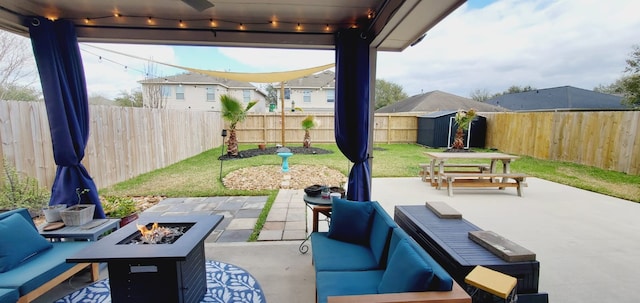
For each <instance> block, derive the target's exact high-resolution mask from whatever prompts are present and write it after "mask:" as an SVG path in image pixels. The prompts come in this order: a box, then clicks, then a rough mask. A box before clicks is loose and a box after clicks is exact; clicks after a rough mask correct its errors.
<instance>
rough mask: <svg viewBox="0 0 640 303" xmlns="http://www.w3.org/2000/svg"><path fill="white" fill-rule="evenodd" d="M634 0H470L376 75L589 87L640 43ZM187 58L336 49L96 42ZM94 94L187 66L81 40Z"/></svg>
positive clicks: (456, 88)
mask: <svg viewBox="0 0 640 303" xmlns="http://www.w3.org/2000/svg"><path fill="white" fill-rule="evenodd" d="M637 12H638V9H637V4H635V1H632V0H608V1H601V0H521V1H515V0H504V1H501V0H498V1H490V0H469V1H468V2H467V3H466V4H464V5H463V6H461V7H459V8H458V9H457V10H456V11H454V12H453V13H452V14H451V15H449V16H448V17H447V18H445V19H444V20H443V21H442V22H440V23H439V24H437V25H436V26H435V27H434V28H432V29H431V30H430V31H429V32H428V33H427V36H426V37H425V39H423V40H422V42H420V43H419V44H417V45H416V46H413V47H409V48H407V49H405V50H404V51H403V52H379V53H378V58H377V78H378V79H384V80H387V81H391V82H394V83H396V84H399V85H401V86H402V87H403V89H404V91H405V92H406V93H407V94H408V95H409V96H412V95H416V94H420V93H426V92H430V91H434V90H440V91H444V92H448V93H452V94H456V95H459V96H463V97H469V96H470V95H471V93H472V92H474V91H476V90H484V91H486V92H488V93H490V94H493V93H498V92H503V91H505V90H507V89H508V88H509V87H510V86H513V85H516V86H521V87H524V86H531V87H534V88H539V89H542V88H550V87H558V86H567V85H569V86H575V87H579V88H584V89H593V88H594V87H596V86H598V85H600V84H605V85H607V84H610V83H613V82H614V81H615V80H617V79H618V78H620V77H621V76H622V75H623V71H624V68H625V66H626V63H625V59H628V58H630V54H631V52H632V46H633V45H640V18H638V16H637ZM94 45H97V46H99V47H103V48H109V49H114V50H117V51H119V52H123V53H127V54H131V55H134V56H139V57H143V58H151V59H153V60H156V61H160V62H166V63H170V64H176V65H181V66H187V67H193V68H201V69H210V70H222V71H233V72H272V71H285V70H293V69H301V68H308V67H314V66H318V65H323V64H328V63H333V62H334V52H333V51H309V50H281V49H257V48H253V49H251V48H229V47H192V46H191V47H190V46H163V45H123V44H94ZM80 48H81V50H82V56H83V61H84V67H85V71H86V72H85V73H86V78H87V87H88V91H89V95H90V96H95V95H101V96H104V97H108V98H114V97H115V96H117V95H118V94H119V93H120V92H121V91H123V90H124V91H131V90H132V89H135V88H136V87H139V84H138V83H137V81H139V80H142V79H143V78H144V77H145V75H146V74H149V75H150V76H158V77H164V76H169V75H174V74H177V73H181V72H183V71H182V70H180V69H174V68H165V67H164V66H160V65H154V66H155V70H153V71H151V72H149V71H148V68H147V66H148V62H146V61H143V60H138V59H133V58H129V57H125V56H120V55H117V54H113V53H110V52H106V51H103V50H99V49H95V48H92V47H91V46H89V45H87V44H81V45H80Z"/></svg>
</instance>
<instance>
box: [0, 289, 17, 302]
mask: <svg viewBox="0 0 640 303" xmlns="http://www.w3.org/2000/svg"><path fill="white" fill-rule="evenodd" d="M19 297H20V296H19V295H18V291H17V290H16V289H13V288H0V303H16V302H17V301H18V298H19Z"/></svg>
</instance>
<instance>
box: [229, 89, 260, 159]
mask: <svg viewBox="0 0 640 303" xmlns="http://www.w3.org/2000/svg"><path fill="white" fill-rule="evenodd" d="M256 103H258V101H255V100H254V101H251V102H249V103H247V106H246V107H245V108H243V107H242V106H243V105H242V102H240V101H238V99H236V98H234V97H231V96H229V95H222V96H220V104H222V118H224V119H225V120H227V121H229V140H227V155H231V156H234V157H235V156H238V138H237V136H236V126H237V124H238V123H239V122H242V121H244V119H245V118H246V117H247V112H248V111H249V110H250V109H251V108H252V107H253V106H254V105H256Z"/></svg>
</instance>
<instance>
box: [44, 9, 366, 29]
mask: <svg viewBox="0 0 640 303" xmlns="http://www.w3.org/2000/svg"><path fill="white" fill-rule="evenodd" d="M125 17H126V18H128V21H129V22H135V19H142V20H144V22H146V23H147V24H149V25H162V24H164V22H165V21H166V22H171V21H173V22H177V24H178V27H179V28H185V27H187V25H189V27H190V28H196V29H198V28H202V29H204V28H205V27H215V28H218V29H219V30H233V27H235V29H236V30H242V31H244V30H247V26H251V25H256V26H255V27H253V26H251V27H252V30H258V31H259V30H261V29H264V28H265V26H269V27H272V28H279V27H280V25H281V24H282V23H284V24H290V25H292V27H293V29H295V30H296V31H305V32H314V31H316V32H330V31H331V30H334V29H338V28H358V24H357V23H351V22H348V23H333V24H330V23H314V22H309V23H303V22H299V21H283V20H277V19H276V18H275V17H272V18H271V20H267V21H264V22H238V20H224V19H215V20H214V19H213V18H205V19H201V18H194V19H175V18H164V17H158V16H153V17H152V16H136V15H123V14H121V13H113V14H112V15H106V16H88V17H86V18H83V19H79V21H80V20H82V21H81V22H83V23H85V24H88V25H92V24H94V23H95V21H96V20H99V19H108V18H125ZM367 18H369V19H372V18H375V12H374V11H369V12H367ZM50 19H52V20H54V19H56V18H55V17H51V18H50ZM101 25H109V24H108V23H107V24H104V23H102V24H101Z"/></svg>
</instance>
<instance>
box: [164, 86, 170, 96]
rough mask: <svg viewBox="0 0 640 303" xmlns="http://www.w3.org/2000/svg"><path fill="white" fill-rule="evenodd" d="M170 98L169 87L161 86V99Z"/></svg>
mask: <svg viewBox="0 0 640 303" xmlns="http://www.w3.org/2000/svg"><path fill="white" fill-rule="evenodd" d="M169 96H171V86H168V85H163V86H162V97H169Z"/></svg>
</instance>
